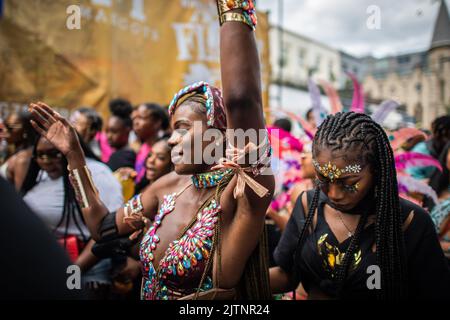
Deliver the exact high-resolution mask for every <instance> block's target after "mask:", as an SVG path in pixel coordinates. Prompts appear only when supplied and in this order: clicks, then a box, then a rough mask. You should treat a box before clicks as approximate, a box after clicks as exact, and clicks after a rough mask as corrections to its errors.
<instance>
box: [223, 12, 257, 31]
mask: <svg viewBox="0 0 450 320" xmlns="http://www.w3.org/2000/svg"><path fill="white" fill-rule="evenodd" d="M230 21H236V22H242V23H245V24H246V25H248V26H249V27H250V29H252V30H253V28H254V27H253V25H252V24H251V23H250V22H249V21H248V20H247V18H246V17H245V16H244V15H243V14H242V13H239V12H226V13H224V14H223V15H221V16H220V25H223V24H224V23H225V22H230Z"/></svg>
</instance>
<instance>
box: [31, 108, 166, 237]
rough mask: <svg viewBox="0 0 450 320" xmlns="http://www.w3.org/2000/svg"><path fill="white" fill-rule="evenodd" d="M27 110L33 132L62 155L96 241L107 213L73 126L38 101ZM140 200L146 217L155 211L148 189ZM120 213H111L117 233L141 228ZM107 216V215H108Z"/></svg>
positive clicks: (119, 211)
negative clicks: (113, 214) (114, 214)
mask: <svg viewBox="0 0 450 320" xmlns="http://www.w3.org/2000/svg"><path fill="white" fill-rule="evenodd" d="M30 111H31V114H32V116H33V119H34V121H33V120H32V121H31V124H32V125H33V127H34V128H35V129H36V131H37V132H38V133H39V134H41V135H42V136H43V137H45V138H46V139H47V140H49V141H50V142H51V143H52V144H53V145H54V146H55V148H57V149H58V150H59V151H60V152H61V153H62V154H63V155H64V156H65V157H66V159H67V162H68V166H69V171H70V175H71V182H72V184H73V185H74V189H75V191H76V192H75V193H76V195H77V200H78V202H79V204H80V207H81V208H82V212H83V217H84V219H85V221H86V225H87V227H88V229H89V231H90V233H91V236H92V238H93V239H94V240H96V241H98V240H100V239H101V238H102V236H101V230H102V225H103V224H104V222H105V221H106V219H105V218H106V217H108V215H109V214H110V213H109V212H108V209H107V208H106V206H105V205H104V204H103V203H102V201H101V200H100V198H99V197H98V193H97V189H96V187H95V185H94V183H93V181H92V178H91V177H90V172H89V170H88V169H87V167H86V161H85V156H84V152H83V149H82V148H81V145H80V142H79V140H78V135H77V134H76V131H75V129H74V128H73V127H72V126H71V125H70V123H69V122H68V121H67V120H66V119H65V118H63V117H62V116H61V115H60V114H59V113H57V112H56V111H54V110H53V109H52V108H50V107H49V106H47V105H46V104H44V103H42V102H39V103H37V104H33V103H32V104H30ZM140 200H141V203H142V207H143V208H142V212H147V213H148V216H150V215H151V214H152V213H156V210H157V208H158V199H157V198H156V196H155V194H154V192H153V191H152V188H148V189H147V190H146V192H145V193H144V194H143V195H142V197H141V198H140ZM124 216H125V212H124V209H123V208H121V209H119V210H118V211H117V213H116V216H115V226H116V227H117V234H118V235H126V234H130V233H132V232H134V231H135V230H136V229H135V228H141V227H143V224H142V223H133V224H131V223H126V222H124ZM111 217H112V216H109V218H111ZM111 222H112V223H111ZM109 225H112V227H114V221H110V222H109Z"/></svg>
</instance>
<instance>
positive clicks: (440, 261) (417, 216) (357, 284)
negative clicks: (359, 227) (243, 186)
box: [274, 191, 450, 299]
mask: <svg viewBox="0 0 450 320" xmlns="http://www.w3.org/2000/svg"><path fill="white" fill-rule="evenodd" d="M313 192H314V191H308V193H307V195H308V207H309V203H310V199H312V194H313ZM301 198H302V197H301V196H300V197H299V198H298V200H297V203H296V205H295V208H294V210H293V212H292V216H291V218H290V219H289V222H288V224H287V226H286V229H285V230H284V232H283V235H282V237H281V239H280V242H279V243H278V246H277V248H276V249H275V253H274V257H275V261H276V263H277V265H278V266H280V267H281V268H282V269H283V270H284V271H286V272H287V273H289V274H290V275H292V276H293V277H292V278H293V281H294V282H295V283H293V284H294V285H298V283H299V282H300V281H301V282H302V284H303V286H304V288H305V290H306V291H307V292H308V291H309V290H310V289H311V287H313V286H314V287H316V288H318V289H319V290H320V291H322V292H323V293H325V294H326V295H328V296H330V297H332V298H333V297H336V291H335V287H334V281H333V279H334V273H335V271H336V270H335V266H336V265H337V264H340V259H342V256H343V254H344V253H345V251H346V250H347V247H348V245H349V244H350V238H348V239H346V240H345V241H343V242H342V243H340V244H339V243H338V241H337V239H336V237H335V235H334V234H333V232H332V231H331V229H330V227H329V225H328V224H327V222H326V220H325V217H324V214H323V207H324V205H325V202H326V199H327V198H326V195H325V194H323V193H322V192H321V194H320V197H319V204H318V208H317V224H316V225H315V228H314V232H313V233H311V234H309V235H308V236H307V237H306V239H305V241H304V244H303V248H302V251H301V253H297V256H298V257H301V259H294V254H295V249H296V247H297V244H298V239H299V237H300V232H301V230H302V227H303V224H304V219H305V214H304V211H303V205H302V201H301ZM400 208H401V212H402V215H403V217H404V219H406V217H407V216H408V215H409V213H410V212H411V211H414V217H413V219H412V221H411V223H410V224H409V226H408V228H407V229H406V230H405V232H404V237H405V244H406V254H407V264H408V265H407V268H408V271H407V272H408V286H409V288H408V291H409V295H410V298H412V299H416V298H431V299H433V298H436V299H438V298H439V299H443V298H447V299H448V298H450V270H449V267H448V265H447V262H446V260H445V257H444V254H443V252H442V249H441V247H440V244H439V240H438V238H437V235H436V231H435V229H434V225H433V222H432V220H431V219H430V217H429V214H428V213H427V212H426V211H425V210H423V209H422V208H420V207H419V206H417V205H415V204H413V203H412V202H409V201H407V200H404V199H402V198H400ZM374 232H375V228H374V224H372V225H369V226H368V227H366V228H365V229H364V230H363V231H362V232H361V235H360V246H359V248H358V249H356V250H355V256H354V259H353V261H352V263H351V264H350V268H349V272H348V276H347V280H346V283H345V289H344V291H343V298H346V299H374V298H376V289H374V290H370V289H368V287H367V284H366V283H367V280H368V277H370V276H371V275H372V274H373V271H372V272H370V273H367V267H368V266H370V265H376V264H377V263H376V253H374V252H373V251H372V246H373V244H374V242H375V234H374ZM294 268H295V269H294Z"/></svg>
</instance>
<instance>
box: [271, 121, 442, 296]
mask: <svg viewBox="0 0 450 320" xmlns="http://www.w3.org/2000/svg"><path fill="white" fill-rule="evenodd" d="M313 165H314V168H315V171H316V176H317V182H316V188H315V189H314V190H312V191H308V192H304V193H303V194H301V195H300V196H299V198H298V200H297V202H296V205H295V209H294V210H293V213H292V216H291V218H290V220H289V222H288V224H287V226H286V229H285V231H284V233H283V235H282V238H281V240H280V242H279V244H278V247H277V249H276V250H275V254H274V255H275V260H276V262H277V264H278V267H274V268H271V270H270V281H271V288H272V291H273V292H274V293H276V292H287V291H289V290H293V289H294V288H296V286H297V285H298V284H299V282H301V283H302V284H303V286H304V288H305V289H306V291H307V292H308V295H309V296H308V297H309V299H372V298H375V299H376V298H380V299H405V298H409V299H420V298H439V299H442V298H445V297H447V298H448V292H449V290H450V272H449V269H448V266H447V265H446V261H445V258H444V255H443V252H442V250H441V248H440V246H439V241H438V238H437V235H436V232H435V230H434V227H433V223H432V221H431V219H430V217H429V214H428V213H427V212H426V211H424V210H423V209H422V208H420V207H418V206H416V205H414V204H412V203H411V202H409V201H406V200H403V199H401V198H399V196H398V189H397V177H396V171H395V163H394V157H393V152H392V149H391V147H390V144H389V140H388V137H387V136H386V134H385V132H384V131H383V129H382V128H381V127H380V126H379V125H378V124H377V123H375V122H374V121H373V120H372V119H371V118H370V117H369V116H367V115H364V114H358V113H353V112H349V113H337V114H335V115H331V116H328V118H327V119H326V120H325V121H324V122H323V123H322V124H321V126H320V127H319V128H318V131H317V133H316V135H315V138H314V142H313Z"/></svg>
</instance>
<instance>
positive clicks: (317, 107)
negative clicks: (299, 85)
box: [308, 78, 327, 127]
mask: <svg viewBox="0 0 450 320" xmlns="http://www.w3.org/2000/svg"><path fill="white" fill-rule="evenodd" d="M308 90H309V96H310V97H311V102H312V109H313V112H314V118H315V119H316V125H317V127H319V126H320V124H321V123H322V122H323V120H325V118H326V117H327V110H326V109H325V108H324V107H323V105H322V101H321V98H320V90H319V87H318V86H317V85H316V83H315V82H314V81H313V80H312V79H311V78H309V79H308Z"/></svg>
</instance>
